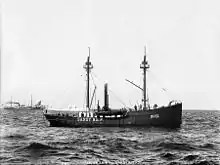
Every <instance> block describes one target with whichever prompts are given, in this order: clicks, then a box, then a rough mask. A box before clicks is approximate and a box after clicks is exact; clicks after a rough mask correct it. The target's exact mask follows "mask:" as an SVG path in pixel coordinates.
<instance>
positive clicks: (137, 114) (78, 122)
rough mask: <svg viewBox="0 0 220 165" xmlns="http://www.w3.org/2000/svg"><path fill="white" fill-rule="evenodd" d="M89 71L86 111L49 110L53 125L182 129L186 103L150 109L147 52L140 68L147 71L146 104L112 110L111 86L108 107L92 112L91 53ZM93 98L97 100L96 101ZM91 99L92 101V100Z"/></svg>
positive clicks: (87, 65) (144, 101) (106, 87)
mask: <svg viewBox="0 0 220 165" xmlns="http://www.w3.org/2000/svg"><path fill="white" fill-rule="evenodd" d="M84 68H85V69H86V72H87V99H86V102H87V107H86V109H84V110H83V109H81V110H79V109H71V110H70V109H64V110H57V109H50V108H47V109H45V110H44V111H43V112H44V116H45V118H46V119H47V120H48V121H49V123H50V126H55V127H131V126H141V127H148V126H159V127H168V128H179V127H180V126H181V123H182V103H181V102H179V101H171V102H169V104H168V105H167V106H161V107H158V106H156V105H154V106H153V107H150V105H149V101H148V99H147V94H146V90H147V88H146V71H147V70H148V69H149V64H148V61H147V60H146V51H145V55H144V60H143V62H142V63H141V66H140V68H141V69H143V72H144V74H143V75H144V78H143V88H141V87H139V86H137V85H135V84H134V83H133V82H131V81H129V80H127V81H128V82H130V83H131V84H133V85H135V86H136V87H138V88H140V89H141V90H142V92H143V100H142V101H143V104H142V105H141V106H139V107H137V106H135V107H134V108H121V109H111V108H110V107H109V95H108V84H105V86H104V106H103V107H102V108H100V106H99V101H98V104H97V107H96V108H94V109H92V108H91V102H90V99H89V93H90V92H89V76H90V70H91V69H92V68H93V65H92V63H91V61H90V53H89V56H88V58H87V61H86V63H85V65H84ZM92 99H93V98H92ZM92 99H91V100H92Z"/></svg>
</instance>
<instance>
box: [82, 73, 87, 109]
mask: <svg viewBox="0 0 220 165" xmlns="http://www.w3.org/2000/svg"><path fill="white" fill-rule="evenodd" d="M84 81H86V75H84ZM86 93H87V90H86V88H85V95H84V101H83V108H84V106H85V102H86Z"/></svg>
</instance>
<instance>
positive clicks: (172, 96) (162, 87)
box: [149, 71, 174, 99]
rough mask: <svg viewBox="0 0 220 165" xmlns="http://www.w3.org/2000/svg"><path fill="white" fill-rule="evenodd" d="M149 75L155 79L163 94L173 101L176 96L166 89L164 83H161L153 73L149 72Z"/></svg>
mask: <svg viewBox="0 0 220 165" xmlns="http://www.w3.org/2000/svg"><path fill="white" fill-rule="evenodd" d="M149 73H150V74H151V77H153V78H154V79H155V80H156V81H157V82H158V83H159V84H160V86H159V85H157V86H158V87H159V88H160V89H161V90H162V92H165V93H166V94H167V95H168V96H169V97H170V98H171V99H173V98H174V95H173V94H172V93H171V92H170V91H168V89H167V88H166V87H164V85H163V83H161V81H160V80H159V79H158V78H157V77H156V76H155V74H154V73H153V72H152V71H149Z"/></svg>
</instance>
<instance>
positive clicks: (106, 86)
mask: <svg viewBox="0 0 220 165" xmlns="http://www.w3.org/2000/svg"><path fill="white" fill-rule="evenodd" d="M108 109H109V96H108V84H107V83H106V84H105V86H104V110H106V111H107V110H108Z"/></svg>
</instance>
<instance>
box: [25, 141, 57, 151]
mask: <svg viewBox="0 0 220 165" xmlns="http://www.w3.org/2000/svg"><path fill="white" fill-rule="evenodd" d="M24 149H27V150H47V149H56V148H55V147H51V146H49V145H46V144H41V143H37V142H32V143H31V144H29V145H28V146H26V147H24Z"/></svg>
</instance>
